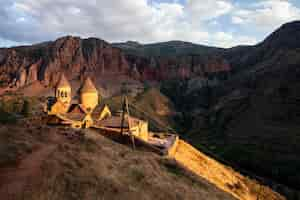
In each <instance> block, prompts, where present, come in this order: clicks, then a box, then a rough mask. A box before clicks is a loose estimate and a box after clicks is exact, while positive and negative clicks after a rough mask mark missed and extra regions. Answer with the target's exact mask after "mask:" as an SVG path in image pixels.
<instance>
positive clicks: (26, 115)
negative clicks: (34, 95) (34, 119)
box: [21, 100, 30, 117]
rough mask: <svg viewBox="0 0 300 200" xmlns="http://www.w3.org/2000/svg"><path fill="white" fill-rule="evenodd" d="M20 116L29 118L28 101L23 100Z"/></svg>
mask: <svg viewBox="0 0 300 200" xmlns="http://www.w3.org/2000/svg"><path fill="white" fill-rule="evenodd" d="M21 114H22V115H23V116H24V117H29V116H30V103H29V101H28V100H24V103H23V108H22V111H21Z"/></svg>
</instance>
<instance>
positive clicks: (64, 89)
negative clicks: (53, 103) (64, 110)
mask: <svg viewBox="0 0 300 200" xmlns="http://www.w3.org/2000/svg"><path fill="white" fill-rule="evenodd" d="M55 97H56V100H57V101H60V102H62V103H63V104H70V103H71V100H72V94H71V85H70V83H69V81H68V80H67V79H66V77H65V75H64V74H62V75H61V77H60V80H59V82H58V84H57V86H56V88H55Z"/></svg>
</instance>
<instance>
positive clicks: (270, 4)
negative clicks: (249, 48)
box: [0, 0, 299, 47]
mask: <svg viewBox="0 0 300 200" xmlns="http://www.w3.org/2000/svg"><path fill="white" fill-rule="evenodd" d="M275 12H277V14H274V13H275ZM298 16H299V9H298V8H296V7H295V6H293V5H292V4H291V3H289V2H288V1H280V0H266V1H260V2H259V3H254V4H251V5H250V6H249V7H246V8H244V7H238V6H237V4H236V3H233V0H206V1H199V0H185V1H159V0H152V1H150V0H138V1H137V0H109V1H107V0H84V1H78V0H7V1H4V2H3V3H2V5H1V7H0V27H1V29H0V45H3V44H9V41H11V43H14V42H15V43H34V42H40V41H44V40H53V39H55V38H57V37H60V36H63V35H78V36H82V37H99V38H102V39H105V40H108V41H110V42H116V41H126V40H137V41H140V42H143V43H149V42H159V41H167V40H185V41H190V42H196V43H201V44H206V45H215V46H222V47H231V46H232V45H237V44H241V43H243V44H254V43H255V42H256V41H257V38H256V35H253V34H252V35H251V34H248V33H247V32H240V31H239V28H238V27H239V26H244V25H245V27H246V25H249V24H250V25H251V26H255V27H259V28H264V27H269V29H270V27H271V28H273V27H275V26H278V25H280V24H281V23H283V22H286V21H288V20H290V19H295V18H298ZM226 18H229V19H231V20H229V22H227V21H226V20H225V19H226ZM230 25H231V26H232V27H230V28H228V27H229V26H230ZM251 26H249V27H251ZM269 29H268V30H269ZM236 33H239V34H236ZM3 41H6V42H5V43H4V42H3ZM7 41H8V42H7Z"/></svg>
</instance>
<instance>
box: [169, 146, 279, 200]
mask: <svg viewBox="0 0 300 200" xmlns="http://www.w3.org/2000/svg"><path fill="white" fill-rule="evenodd" d="M174 158H175V160H176V161H177V162H179V163H180V164H182V165H183V166H184V167H186V168H187V169H189V170H191V171H193V172H194V173H196V174H197V175H199V176H201V177H203V178H204V179H206V180H208V181H209V182H211V183H213V184H214V185H216V186H217V187H219V188H220V189H222V190H224V191H226V192H228V193H230V194H232V195H233V196H235V197H236V198H238V199H241V200H257V199H264V200H281V199H285V198H283V197H282V196H280V195H279V194H277V193H275V192H273V191H272V190H271V189H269V188H268V187H265V186H262V185H260V184H259V183H257V182H255V181H253V180H250V179H248V178H246V177H243V176H242V175H240V174H239V173H237V172H235V171H234V170H233V169H231V168H229V167H227V166H224V165H222V164H221V163H219V162H217V161H215V160H213V159H212V158H210V157H208V156H206V155H204V154H203V153H201V152H199V151H198V150H197V149H195V148H194V147H193V146H191V145H190V144H188V143H186V142H184V141H183V140H180V141H179V143H178V145H177V148H176V151H175V153H174Z"/></svg>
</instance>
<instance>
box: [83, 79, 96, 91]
mask: <svg viewBox="0 0 300 200" xmlns="http://www.w3.org/2000/svg"><path fill="white" fill-rule="evenodd" d="M80 92H81V93H98V90H97V89H96V87H95V85H94V83H93V82H92V80H91V79H90V78H87V79H86V80H85V81H84V83H83V85H82V87H81V89H80Z"/></svg>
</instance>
